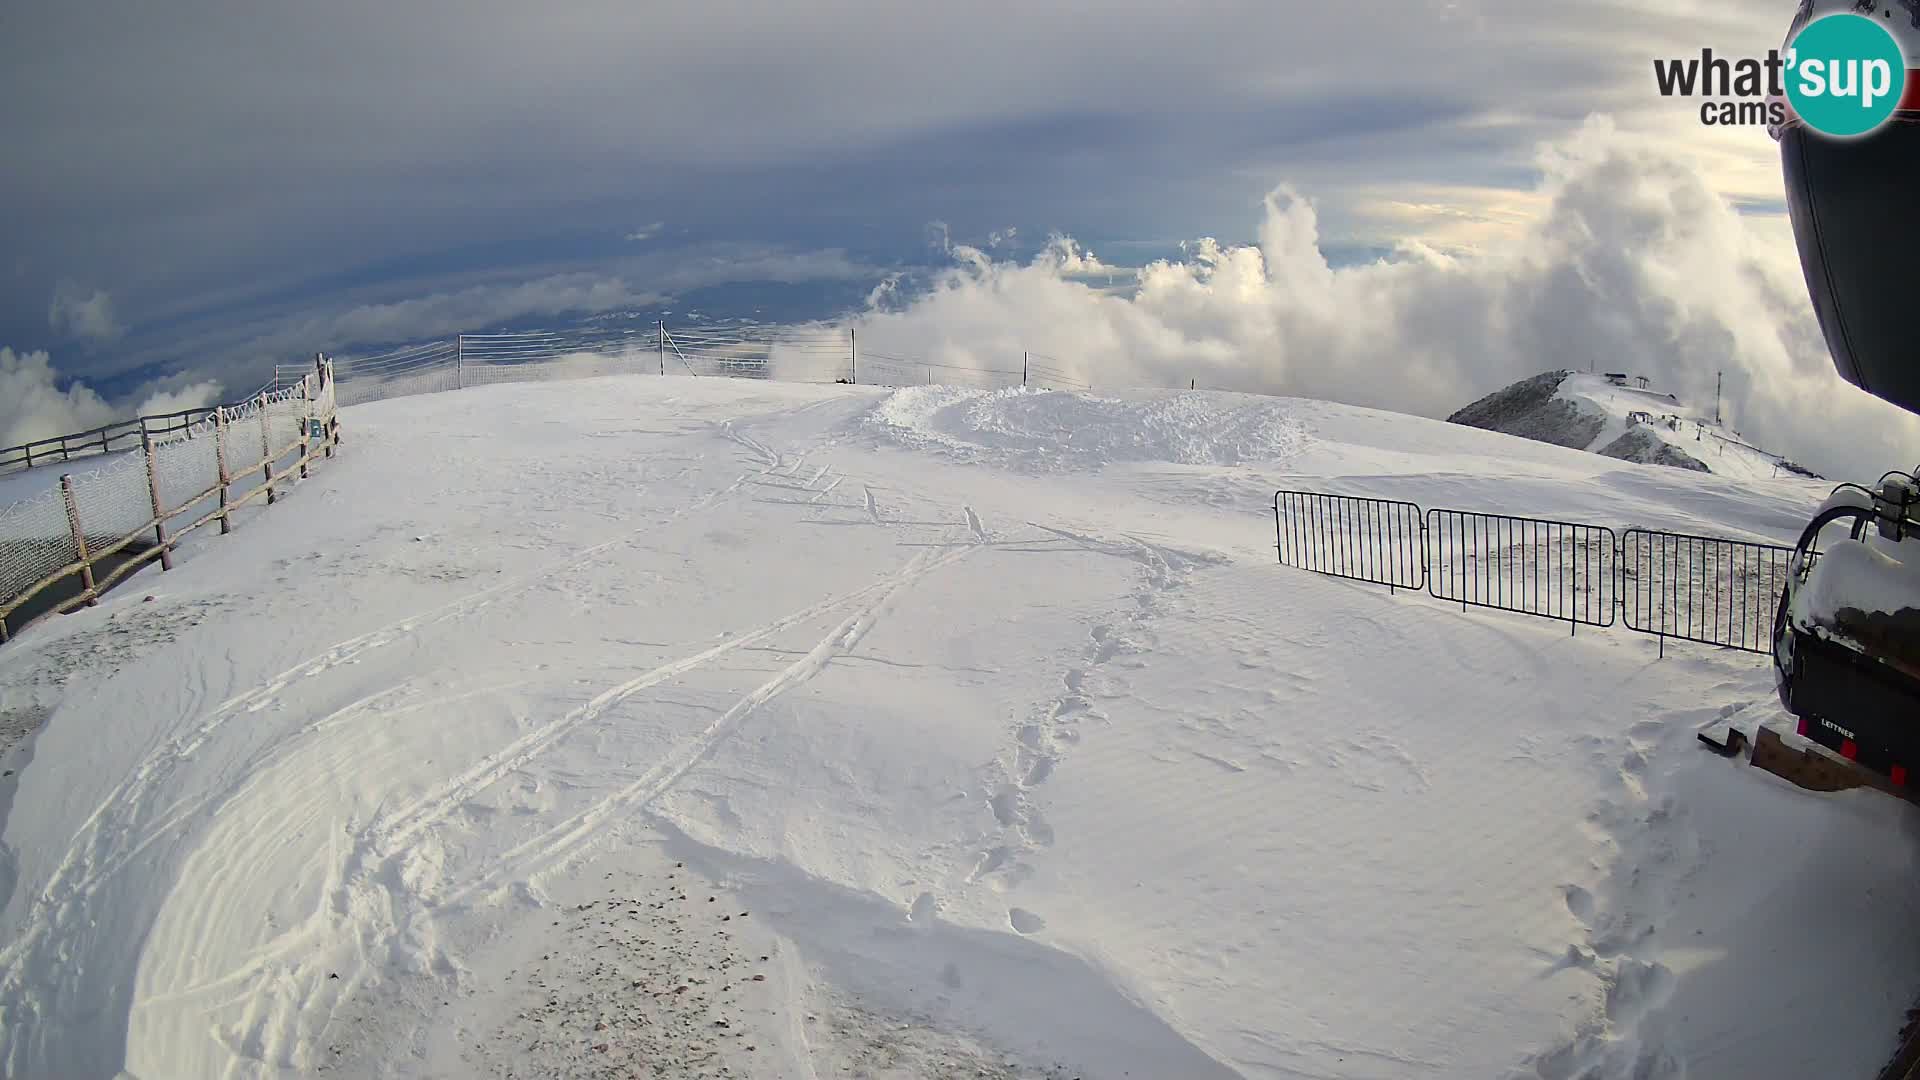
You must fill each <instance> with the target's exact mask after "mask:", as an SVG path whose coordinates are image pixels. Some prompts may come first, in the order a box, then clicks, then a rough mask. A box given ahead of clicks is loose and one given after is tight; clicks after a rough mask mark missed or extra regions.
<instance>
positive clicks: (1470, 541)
mask: <svg viewBox="0 0 1920 1080" xmlns="http://www.w3.org/2000/svg"><path fill="white" fill-rule="evenodd" d="M1426 526H1427V527H1426V553H1427V560H1428V569H1427V592H1428V593H1430V594H1431V595H1433V596H1434V597H1436V598H1438V599H1441V600H1451V601H1454V602H1456V603H1459V604H1463V605H1472V606H1475V607H1486V608H1495V609H1498V610H1500V611H1515V612H1519V613H1521V614H1523V615H1538V616H1541V617H1542V618H1548V619H1559V620H1564V621H1566V622H1571V623H1585V624H1587V625H1588V626H1612V625H1613V618H1614V615H1613V609H1614V596H1615V595H1616V590H1615V588H1614V581H1615V566H1616V564H1617V562H1618V560H1617V558H1616V557H1615V545H1614V534H1613V530H1612V529H1609V528H1607V527H1605V526H1602V525H1580V524H1576V523H1574V522H1569V521H1547V520H1543V519H1540V518H1520V517H1510V516H1508V515H1506V514H1482V513H1475V512H1472V511H1468V510H1429V511H1427V516H1426Z"/></svg>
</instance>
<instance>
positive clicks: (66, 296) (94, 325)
mask: <svg viewBox="0 0 1920 1080" xmlns="http://www.w3.org/2000/svg"><path fill="white" fill-rule="evenodd" d="M47 322H48V323H49V324H50V325H51V326H52V327H53V329H54V332H55V333H58V334H63V335H65V336H67V337H73V338H79V339H81V340H82V341H86V342H90V343H103V342H108V341H114V340H117V339H118V338H119V337H120V336H121V335H122V334H124V333H125V332H126V331H125V329H124V328H123V327H122V326H121V325H120V323H119V322H118V321H116V320H115V319H114V317H113V297H111V296H109V295H108V294H107V293H106V291H105V290H102V289H95V290H93V291H92V292H91V293H89V292H87V291H86V290H85V289H83V288H81V287H80V286H78V285H75V284H74V283H72V282H61V283H60V286H59V287H58V288H56V289H55V290H54V292H53V304H52V305H51V306H50V307H49V308H48V309H47Z"/></svg>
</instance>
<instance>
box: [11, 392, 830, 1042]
mask: <svg viewBox="0 0 1920 1080" xmlns="http://www.w3.org/2000/svg"><path fill="white" fill-rule="evenodd" d="M719 431H720V434H721V435H722V436H723V437H724V438H726V439H728V440H729V441H731V442H734V443H736V444H738V445H740V446H742V447H744V448H745V449H747V450H748V451H749V452H750V453H752V454H753V455H754V456H755V457H757V458H758V459H759V463H760V466H761V467H760V468H759V469H758V470H757V472H749V473H743V474H741V475H740V476H738V477H736V478H735V479H734V480H733V481H731V482H730V483H728V484H726V485H724V486H722V487H719V488H717V489H714V490H712V491H710V492H708V493H707V494H706V495H704V496H701V497H699V498H697V499H695V500H694V501H692V502H690V503H688V504H686V505H684V506H681V507H679V508H677V509H675V510H673V511H672V512H670V513H668V514H666V515H665V516H663V517H660V518H656V519H653V520H650V521H649V522H648V523H647V524H646V525H643V526H641V527H639V528H636V529H632V530H629V531H627V532H625V533H623V534H621V535H618V536H615V537H613V538H612V539H609V540H606V541H602V542H600V543H597V544H593V545H591V546H589V547H586V548H583V549H581V550H579V551H576V552H573V553H572V554H569V555H568V556H566V557H564V558H562V559H559V560H556V561H554V562H551V563H548V564H546V565H545V566H542V567H540V568H538V569H536V570H533V571H531V572H529V573H526V574H522V575H518V576H516V577H513V578H511V579H509V580H507V581H503V582H500V583H498V584H495V585H491V586H488V587H486V588H483V589H479V590H476V591H474V592H471V593H469V594H467V595H465V596H462V597H460V598H458V599H455V600H453V601H450V602H449V603H446V604H444V605H441V606H440V607H438V608H433V609H429V610H428V611H425V612H421V613H418V614H415V615H410V616H407V617H405V618H402V619H398V620H395V621H394V622H391V623H388V624H387V625H385V626H381V627H378V628H375V629H373V630H369V631H367V632H365V633H362V634H358V635H355V636H353V637H350V638H346V639H343V640H341V641H337V642H334V643H333V644H331V645H329V646H327V647H326V648H325V649H323V650H321V651H320V652H318V653H316V654H314V655H312V656H309V657H307V658H306V659H304V660H301V661H300V662H298V663H296V664H294V665H293V666H291V667H289V668H287V669H285V670H283V671H281V672H280V673H278V674H276V675H274V676H273V677H271V678H270V679H268V680H267V681H266V682H264V683H261V684H259V685H256V686H254V687H251V688H249V689H247V690H244V691H242V692H241V693H239V694H236V695H234V696H233V697H231V698H228V699H227V700H225V701H223V702H221V703H220V704H219V705H217V706H216V707H215V708H214V709H213V710H212V711H210V712H209V713H208V714H207V715H206V716H205V717H203V718H202V719H201V720H199V721H198V722H196V723H193V724H192V725H191V726H189V727H188V728H187V729H186V730H184V731H180V732H178V733H176V734H175V735H174V736H173V737H172V738H171V739H169V740H167V741H166V742H165V743H164V744H163V745H161V746H160V747H158V748H156V749H155V750H153V751H151V752H150V753H148V754H147V755H146V756H145V757H144V758H142V759H141V760H140V762H139V763H138V764H137V765H135V766H134V768H133V770H132V771H131V773H129V774H128V776H127V778H126V779H125V780H123V781H121V782H120V783H119V784H118V785H116V786H115V787H114V788H113V789H112V790H110V791H109V792H108V794H107V796H106V797H105V798H104V799H102V800H101V801H100V803H99V804H97V805H96V806H95V807H94V809H93V810H92V811H91V812H90V813H89V814H88V816H87V817H86V818H85V819H84V820H83V821H82V823H81V825H80V827H79V829H78V830H76V832H75V835H74V838H73V840H72V842H71V843H70V845H69V847H68V849H67V851H66V852H65V853H64V854H63V856H62V858H61V860H60V862H59V863H58V864H57V865H56V866H55V867H54V870H53V872H52V873H51V874H50V875H49V876H48V879H47V883H46V885H45V886H44V887H43V888H42V889H41V891H40V893H39V895H38V896H36V897H35V898H34V899H33V900H32V902H31V907H30V908H29V910H28V913H27V915H26V917H25V919H23V921H22V925H21V927H20V928H19V931H18V933H17V934H16V935H15V936H14V939H13V940H12V941H11V942H9V943H7V944H6V945H5V946H4V947H0V1015H4V1016H6V1017H8V1018H9V1021H10V1026H12V1024H13V1023H18V1022H21V1021H25V1022H28V1023H30V1022H31V1021H30V1020H29V1019H28V1018H32V1017H46V1016H47V1015H48V1014H49V1013H58V1012H61V1011H63V1010H62V1009H61V1008H60V1006H58V1005H57V1003H54V1002H48V1001H46V1000H44V992H43V991H44V987H42V986H40V985H39V984H40V983H43V982H44V981H45V979H44V976H45V972H46V970H47V969H48V968H49V966H50V965H51V966H54V967H70V966H71V965H72V960H71V958H69V957H68V956H67V955H66V953H67V950H66V949H65V948H64V947H62V946H61V945H60V942H61V941H62V939H63V937H64V934H62V933H60V931H62V930H63V929H65V928H68V927H71V926H74V925H77V922H76V921H78V922H84V921H86V920H88V919H89V918H90V917H91V916H90V915H89V912H90V911H91V910H92V906H93V901H94V899H95V898H96V897H97V896H99V895H100V893H101V891H102V889H103V888H105V887H106V886H107V884H108V883H109V882H111V881H112V880H114V879H115V878H116V877H117V876H118V875H119V874H120V872H121V871H123V870H124V869H125V868H126V867H127V866H128V865H129V864H130V863H131V862H132V861H133V860H134V859H135V858H137V857H138V856H139V855H140V854H142V853H143V852H145V851H147V850H148V849H149V848H150V847H152V846H153V845H154V844H155V843H157V842H159V841H161V840H163V839H165V838H167V837H169V836H170V835H172V834H174V833H176V832H177V831H179V830H180V829H182V828H183V827H184V826H186V825H187V824H189V823H190V822H192V821H194V820H196V819H197V818H198V817H199V815H200V814H201V813H202V812H203V811H204V810H205V809H206V808H207V807H209V806H214V805H226V804H229V803H231V802H232V801H233V800H235V799H238V798H242V797H244V796H245V795H246V794H247V793H248V792H249V791H250V790H253V785H254V783H255V780H256V777H255V775H254V773H253V771H252V769H245V770H241V771H240V772H239V773H238V774H237V776H238V779H237V780H236V781H235V782H234V783H233V784H232V785H231V786H229V787H227V788H225V789H220V790H215V791H212V792H207V793H204V794H201V795H198V796H193V797H189V798H187V799H184V800H179V801H176V802H173V803H171V804H168V803H167V802H166V800H167V798H168V797H169V795H170V794H171V793H172V792H173V790H174V789H175V787H176V777H177V776H178V774H179V772H180V770H181V768H182V767H183V766H184V765H185V763H187V762H188V761H189V760H190V759H191V758H192V757H193V756H194V754H195V753H196V752H197V751H198V750H199V749H200V748H201V747H202V746H204V745H205V744H206V743H207V742H208V740H209V739H211V738H213V737H214V736H215V735H216V734H218V732H219V731H220V729H221V728H222V727H223V726H225V725H226V724H227V723H229V722H230V721H232V720H234V719H236V718H239V717H243V716H246V715H249V714H252V713H256V712H258V711H260V710H262V709H265V708H267V707H268V706H270V705H272V704H274V703H275V701H276V700H277V699H278V698H279V697H280V696H281V695H282V694H283V693H285V692H286V691H287V690H288V689H290V688H292V687H295V686H298V685H300V684H301V683H304V682H307V681H309V680H311V679H314V678H316V677H318V676H320V675H322V674H324V673H326V672H328V671H330V670H332V669H334V668H337V667H339V666H341V665H344V664H351V663H356V662H358V660H359V659H360V658H361V657H363V656H365V655H366V654H368V653H371V652H374V651H376V650H379V649H382V648H385V647H387V646H389V645H392V644H394V643H395V642H399V641H403V640H407V639H410V638H412V637H413V636H415V635H417V634H418V633H420V632H421V631H423V630H426V629H429V628H433V627H438V626H443V625H447V624H453V623H459V622H462V621H465V620H468V619H470V618H472V617H473V616H475V615H478V614H480V613H481V612H483V611H484V610H486V609H487V608H489V607H491V606H492V605H494V604H496V603H498V602H500V601H502V600H504V599H507V598H509V597H512V596H514V595H517V594H519V593H522V592H525V591H527V590H529V589H532V588H535V587H537V586H539V585H540V584H542V583H544V582H547V581H550V580H552V579H553V578H554V577H556V576H557V575H560V574H564V573H567V572H569V571H571V570H574V569H577V568H578V567H581V566H583V565H586V564H588V563H590V562H592V561H593V560H595V559H597V558H600V557H601V556H603V555H605V554H606V553H607V552H609V551H611V550H613V549H615V548H617V547H619V546H620V545H622V544H626V543H630V542H632V541H634V540H635V539H637V538H639V537H641V536H643V535H645V534H647V533H649V532H652V531H655V530H657V529H659V528H662V527H665V526H666V525H669V524H672V523H673V522H675V521H677V520H679V519H681V518H684V517H686V516H688V515H690V514H694V513H699V512H701V511H704V510H706V509H708V508H710V507H712V506H713V505H715V504H716V503H718V502H719V501H720V500H721V499H723V498H725V497H726V496H728V495H731V494H733V493H734V492H736V491H738V490H740V489H741V488H742V487H743V486H744V485H746V484H747V483H748V482H749V481H750V480H752V479H753V478H754V477H755V476H756V475H757V476H766V475H768V474H770V473H772V472H773V471H774V470H775V469H777V468H778V467H779V466H780V465H781V463H782V461H781V456H780V455H779V454H778V453H777V452H775V451H773V450H771V449H770V448H768V447H767V446H766V445H765V444H763V443H760V442H759V441H758V440H756V439H754V438H752V437H751V436H748V435H743V434H741V433H740V432H738V431H736V430H735V428H734V426H733V423H732V422H731V421H726V422H723V423H722V424H720V425H719ZM797 465H798V461H796V462H795V466H796V467H797ZM665 677H670V675H667V676H662V678H665ZM643 678H644V677H643ZM405 688H406V687H405V684H402V685H401V686H398V687H391V688H388V689H386V690H383V691H379V692H376V693H375V694H373V695H369V696H368V697H367V698H363V699H362V700H360V701H357V702H354V703H352V704H350V705H349V706H347V707H346V708H345V709H343V710H340V711H339V712H337V713H335V714H333V715H332V716H330V717H328V718H325V719H323V720H321V721H318V722H316V723H315V724H312V725H308V727H307V728H305V729H303V730H302V731H301V732H299V733H296V735H295V736H294V737H293V740H292V741H294V742H301V741H302V740H301V738H300V737H301V736H304V735H307V734H309V733H311V732H313V731H316V730H321V729H323V728H324V727H325V726H326V725H328V724H329V723H339V722H341V721H342V720H345V719H350V718H351V717H353V716H356V715H364V714H366V713H368V712H372V711H376V710H377V709H378V707H379V705H380V703H381V702H382V701H384V700H386V699H387V698H388V697H389V696H391V695H393V694H395V693H398V692H400V691H403V690H404V689H405ZM635 689H638V687H635V688H634V689H629V690H627V691H626V693H627V694H630V693H632V692H634V690H635ZM619 690H620V688H615V692H617V691H619ZM618 696H625V695H623V694H618V693H616V697H618ZM596 700H598V699H596ZM607 704H611V701H606V702H601V704H600V707H601V708H604V707H605V706H606V705H607ZM576 722H577V721H576ZM536 734H538V733H536ZM251 764H265V762H254V763H251ZM503 771H504V770H503ZM238 869H240V870H242V871H244V867H241V868H238ZM154 899H155V900H156V901H157V899H158V898H154ZM49 949H54V950H56V954H55V955H53V956H47V955H45V954H46V953H47V951H48V950H49ZM233 974H234V973H229V976H227V977H222V978H220V979H216V980H214V982H213V984H210V985H226V983H227V982H228V981H229V977H230V976H231V975H233ZM126 975H127V977H128V978H129V979H130V978H131V977H132V972H127V973H126ZM76 979H77V975H76ZM197 989H200V990H204V989H205V987H204V986H203V987H200V988H197ZM57 992H58V991H56V993H57ZM45 1034H46V1033H45V1032H39V1031H31V1030H27V1031H23V1030H20V1029H18V1028H17V1027H16V1029H15V1030H14V1031H13V1032H12V1033H11V1035H10V1037H9V1038H8V1040H7V1042H8V1047H7V1050H6V1053H7V1059H6V1060H7V1061H8V1062H15V1061H18V1060H19V1059H20V1057H21V1055H22V1054H25V1055H26V1056H27V1057H28V1058H29V1059H30V1058H31V1057H33V1056H34V1054H35V1051H34V1049H33V1048H32V1047H33V1046H34V1045H36V1044H37V1043H38V1040H39V1038H41V1037H43V1036H44V1035H45ZM23 1043H24V1044H26V1045H23Z"/></svg>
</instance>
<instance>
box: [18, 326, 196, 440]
mask: <svg viewBox="0 0 1920 1080" xmlns="http://www.w3.org/2000/svg"><path fill="white" fill-rule="evenodd" d="M219 394H220V384H219V383H217V382H211V381H202V382H197V383H194V384H192V385H189V386H182V387H177V388H174V389H153V390H151V391H150V392H148V393H147V394H146V395H145V396H139V395H136V396H135V397H132V398H129V399H128V400H126V401H124V402H120V403H117V404H115V403H109V402H108V401H107V400H106V399H104V398H102V397H101V396H100V395H99V394H98V393H97V392H95V391H94V390H93V389H92V388H91V387H89V386H86V385H85V384H82V383H79V382H71V383H68V384H66V385H64V386H63V385H62V380H61V378H60V372H59V371H58V370H57V369H55V368H54V366H53V362H52V360H51V358H50V357H49V356H48V354H47V353H46V352H45V351H39V350H36V351H33V352H15V351H14V350H13V349H10V348H0V446H18V445H19V444H21V443H24V442H32V441H34V440H36V439H47V438H52V437H53V436H56V435H67V434H71V433H73V432H76V431H86V430H88V429H90V428H96V427H101V426H103V425H106V424H111V423H113V422H114V421H116V420H128V419H132V418H133V417H136V416H150V415H153V414H155V413H166V412H177V411H179V410H181V409H190V408H195V407H198V406H201V405H210V404H212V403H213V402H214V401H216V400H218V397H219Z"/></svg>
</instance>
